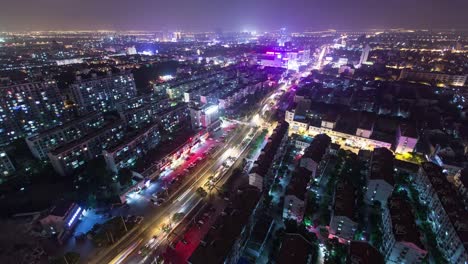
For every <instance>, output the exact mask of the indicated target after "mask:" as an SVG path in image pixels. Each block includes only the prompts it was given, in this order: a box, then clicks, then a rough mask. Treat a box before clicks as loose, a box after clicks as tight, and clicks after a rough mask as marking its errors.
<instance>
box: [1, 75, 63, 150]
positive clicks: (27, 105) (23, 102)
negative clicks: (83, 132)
mask: <svg viewBox="0 0 468 264" xmlns="http://www.w3.org/2000/svg"><path fill="white" fill-rule="evenodd" d="M64 113H65V111H64V104H63V100H62V95H61V94H60V91H59V89H58V87H57V84H56V83H55V82H54V81H44V82H35V83H25V84H16V85H10V86H3V87H0V145H1V144H7V143H8V142H10V141H12V140H15V139H18V138H21V137H24V136H29V135H33V134H35V133H38V132H40V131H42V130H45V129H48V128H52V127H55V126H59V125H61V124H62V122H63V121H64V119H65V117H66V116H65V114H64Z"/></svg>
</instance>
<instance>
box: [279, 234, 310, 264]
mask: <svg viewBox="0 0 468 264" xmlns="http://www.w3.org/2000/svg"><path fill="white" fill-rule="evenodd" d="M312 254H313V251H312V245H311V243H310V242H309V241H307V240H306V239H305V238H304V237H302V236H301V235H299V234H285V235H284V238H283V241H282V242H281V247H280V251H279V255H278V259H277V260H276V263H278V264H290V263H293V264H301V263H304V264H306V263H309V262H310V260H311V257H312V256H311V255H312Z"/></svg>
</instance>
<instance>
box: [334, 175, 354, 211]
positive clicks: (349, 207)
mask: <svg viewBox="0 0 468 264" xmlns="http://www.w3.org/2000/svg"><path fill="white" fill-rule="evenodd" d="M334 200H335V204H334V205H333V210H334V211H333V214H334V215H335V216H346V217H348V218H349V219H354V207H355V205H356V201H355V200H356V197H355V195H354V188H353V186H352V185H351V184H350V183H349V182H348V181H347V180H340V181H339V182H338V183H337V184H336V188H335V199H334Z"/></svg>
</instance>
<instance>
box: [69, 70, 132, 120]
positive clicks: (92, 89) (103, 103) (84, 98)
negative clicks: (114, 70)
mask: <svg viewBox="0 0 468 264" xmlns="http://www.w3.org/2000/svg"><path fill="white" fill-rule="evenodd" d="M70 93H71V96H72V99H73V101H74V102H75V104H76V105H77V106H78V109H79V111H80V112H81V113H87V112H92V111H103V112H106V111H111V110H115V109H116V106H115V105H116V102H118V101H121V100H122V99H125V98H132V97H135V96H136V95H137V91H136V87H135V81H134V78H133V74H131V73H124V74H108V75H107V76H104V77H97V76H96V75H93V76H92V77H91V78H90V79H82V78H81V77H80V76H78V77H77V80H76V81H75V82H74V83H73V84H71V85H70Z"/></svg>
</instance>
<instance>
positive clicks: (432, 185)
mask: <svg viewBox="0 0 468 264" xmlns="http://www.w3.org/2000/svg"><path fill="white" fill-rule="evenodd" d="M415 185H416V189H417V190H418V191H419V194H420V196H419V198H420V199H421V201H422V202H423V203H425V204H426V205H427V207H428V208H429V215H428V219H427V220H428V221H429V223H430V224H431V228H432V231H433V232H434V235H435V237H436V239H437V244H438V246H439V248H440V250H441V251H442V252H443V254H444V255H445V258H446V259H447V260H448V261H449V263H454V264H465V263H466V262H467V261H468V250H467V247H468V213H467V211H466V210H465V207H464V205H463V202H462V199H461V197H460V196H459V195H458V194H457V191H456V190H455V189H454V188H453V186H452V185H451V183H450V182H449V181H448V180H447V178H446V176H445V175H444V173H443V172H442V168H441V167H440V166H438V165H436V164H434V163H431V162H425V163H423V164H422V165H421V167H420V169H419V172H418V174H417V176H416V177H415Z"/></svg>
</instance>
